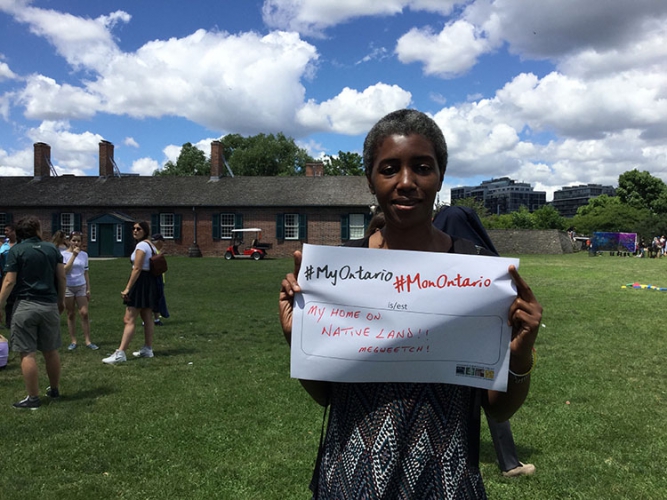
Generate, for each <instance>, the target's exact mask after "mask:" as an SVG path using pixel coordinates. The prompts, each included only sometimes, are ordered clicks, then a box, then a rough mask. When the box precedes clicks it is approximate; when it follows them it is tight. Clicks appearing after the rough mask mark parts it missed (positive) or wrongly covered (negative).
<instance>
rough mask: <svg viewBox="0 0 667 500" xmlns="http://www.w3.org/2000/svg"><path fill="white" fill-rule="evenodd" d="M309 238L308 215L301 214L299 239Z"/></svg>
mask: <svg viewBox="0 0 667 500" xmlns="http://www.w3.org/2000/svg"><path fill="white" fill-rule="evenodd" d="M306 238H308V217H307V216H306V214H299V239H300V240H305V239H306Z"/></svg>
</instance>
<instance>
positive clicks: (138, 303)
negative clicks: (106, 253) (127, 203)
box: [102, 221, 160, 365]
mask: <svg viewBox="0 0 667 500" xmlns="http://www.w3.org/2000/svg"><path fill="white" fill-rule="evenodd" d="M150 234H151V232H150V226H149V225H148V222H146V221H141V222H135V223H134V224H133V227H132V236H133V237H134V239H135V240H136V242H137V246H136V247H135V249H134V252H132V256H131V257H130V260H131V261H132V273H130V279H129V280H128V282H127V286H126V287H125V289H124V290H123V291H122V292H120V295H121V297H122V298H123V302H124V303H125V306H126V307H125V317H124V318H123V321H124V323H125V328H124V329H123V338H122V339H121V341H120V346H119V347H118V349H116V351H115V352H114V353H113V354H112V355H111V356H109V357H108V358H104V359H103V360H102V362H103V363H107V364H109V365H113V364H116V363H122V362H124V361H127V357H126V355H125V351H126V350H127V348H128V347H129V346H130V342H131V341H132V337H134V330H135V322H136V320H137V317H138V316H141V319H142V320H143V322H144V346H143V347H142V348H141V350H139V351H135V352H134V353H133V354H134V356H136V357H138V358H152V357H153V327H154V324H153V310H154V309H157V307H158V301H159V299H160V296H159V292H158V287H157V278H156V277H155V276H153V275H152V274H151V272H150V268H151V263H150V258H151V257H152V256H153V255H154V254H156V253H157V252H156V251H155V247H154V246H153V245H152V244H151V242H150Z"/></svg>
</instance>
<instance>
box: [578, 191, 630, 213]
mask: <svg viewBox="0 0 667 500" xmlns="http://www.w3.org/2000/svg"><path fill="white" fill-rule="evenodd" d="M620 204H621V199H620V198H619V197H617V196H609V195H606V194H601V195H600V196H596V197H595V198H591V199H590V200H588V204H587V205H583V206H581V207H579V208H578V209H577V215H588V214H590V213H598V212H600V211H602V210H604V209H605V208H607V207H609V206H612V205H620Z"/></svg>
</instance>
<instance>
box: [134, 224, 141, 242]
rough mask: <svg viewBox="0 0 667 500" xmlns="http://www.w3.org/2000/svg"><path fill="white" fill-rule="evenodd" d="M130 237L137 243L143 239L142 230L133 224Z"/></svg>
mask: <svg viewBox="0 0 667 500" xmlns="http://www.w3.org/2000/svg"><path fill="white" fill-rule="evenodd" d="M132 237H133V238H134V239H135V240H137V241H141V240H143V239H144V230H143V229H141V226H140V225H139V224H135V225H134V226H132Z"/></svg>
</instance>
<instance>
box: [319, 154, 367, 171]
mask: <svg viewBox="0 0 667 500" xmlns="http://www.w3.org/2000/svg"><path fill="white" fill-rule="evenodd" d="M365 173H366V172H365V171H364V160H363V158H362V157H361V155H360V154H359V153H349V152H348V153H346V152H344V151H338V155H337V156H335V157H334V156H330V155H325V157H324V175H365Z"/></svg>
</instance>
